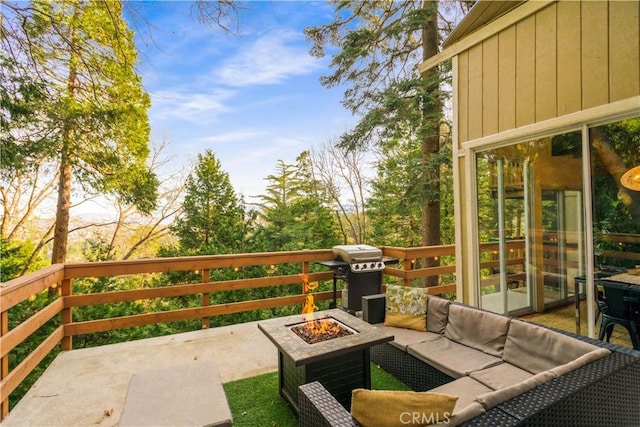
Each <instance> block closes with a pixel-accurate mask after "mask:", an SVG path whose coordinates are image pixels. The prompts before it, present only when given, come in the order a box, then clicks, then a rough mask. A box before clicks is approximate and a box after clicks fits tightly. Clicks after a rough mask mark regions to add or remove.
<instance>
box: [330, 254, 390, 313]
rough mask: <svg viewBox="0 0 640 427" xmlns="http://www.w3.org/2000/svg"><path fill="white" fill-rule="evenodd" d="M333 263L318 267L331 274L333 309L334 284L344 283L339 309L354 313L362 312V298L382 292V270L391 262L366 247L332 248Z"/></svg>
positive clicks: (334, 303)
mask: <svg viewBox="0 0 640 427" xmlns="http://www.w3.org/2000/svg"><path fill="white" fill-rule="evenodd" d="M333 256H334V258H335V260H333V261H324V262H321V263H320V264H322V265H324V266H326V267H329V268H331V269H332V270H333V292H334V293H333V295H334V297H333V305H332V307H335V306H336V298H337V291H336V287H337V280H338V279H341V280H344V281H345V283H346V286H345V288H344V289H343V290H342V308H343V309H345V310H347V311H349V312H351V313H355V312H356V311H360V310H362V297H363V296H365V295H373V294H378V293H381V292H382V270H384V268H385V266H386V265H387V264H394V263H397V262H398V260H397V259H395V258H386V257H383V256H382V250H380V249H379V248H376V247H375V246H369V245H339V246H334V247H333Z"/></svg>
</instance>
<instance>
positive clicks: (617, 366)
mask: <svg viewBox="0 0 640 427" xmlns="http://www.w3.org/2000/svg"><path fill="white" fill-rule="evenodd" d="M639 378H640V359H638V358H635V357H633V356H630V355H627V354H623V353H613V354H612V355H611V356H609V357H605V358H603V359H600V360H597V361H595V362H593V363H590V364H588V365H586V366H584V367H582V368H580V369H578V370H576V371H572V372H569V373H567V374H565V375H562V376H561V377H558V378H556V379H555V380H552V381H550V382H548V383H545V384H542V385H541V386H539V387H536V388H535V389H533V390H531V391H529V392H527V393H524V394H522V395H520V396H516V397H514V398H513V399H511V400H509V401H507V402H505V403H503V404H501V405H499V408H500V409H501V410H503V411H505V412H507V413H509V414H511V415H513V416H514V417H516V418H518V419H520V420H522V421H524V425H531V426H566V425H573V426H592V425H594V423H595V420H607V423H608V424H609V425H612V426H613V425H615V426H640V402H639V399H640V381H639Z"/></svg>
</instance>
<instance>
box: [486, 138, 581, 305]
mask: <svg viewBox="0 0 640 427" xmlns="http://www.w3.org/2000/svg"><path fill="white" fill-rule="evenodd" d="M581 154H582V150H581V134H580V132H574V133H569V134H563V135H558V136H555V137H550V138H543V139H539V140H535V141H529V142H521V143H518V144H513V145H509V146H505V147H501V148H496V149H491V150H485V151H480V152H477V153H476V178H477V180H476V182H477V212H478V219H477V221H478V222H477V230H478V243H479V245H478V254H479V257H478V258H479V259H478V263H479V264H478V268H479V277H478V289H477V291H478V292H479V295H480V304H481V306H482V307H483V308H485V309H487V310H490V311H494V312H498V313H504V314H512V315H513V314H521V313H525V312H530V311H533V310H536V311H539V310H542V309H544V307H545V306H550V305H553V304H556V303H564V302H566V301H567V300H568V298H571V297H572V296H573V291H574V278H575V277H577V276H580V275H581V274H583V273H584V226H583V224H584V217H583V213H584V212H583V208H582V206H583V200H582V194H583V192H582V155H581Z"/></svg>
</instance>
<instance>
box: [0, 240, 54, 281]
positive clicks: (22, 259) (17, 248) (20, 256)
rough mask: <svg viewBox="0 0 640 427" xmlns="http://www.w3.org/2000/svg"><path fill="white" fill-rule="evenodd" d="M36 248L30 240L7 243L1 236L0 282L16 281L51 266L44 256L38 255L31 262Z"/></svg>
mask: <svg viewBox="0 0 640 427" xmlns="http://www.w3.org/2000/svg"><path fill="white" fill-rule="evenodd" d="M35 247H36V244H35V243H34V242H33V241H32V240H30V239H27V240H23V241H17V240H13V241H7V240H5V239H3V238H2V236H0V282H6V281H8V280H11V279H15V278H16V277H18V276H21V275H23V274H25V273H28V272H30V271H36V270H39V269H41V268H43V267H45V266H47V265H49V261H48V260H47V259H46V258H45V257H44V255H42V254H40V255H37V256H36V257H37V259H36V260H35V261H32V260H31V255H32V254H33V253H34V249H35Z"/></svg>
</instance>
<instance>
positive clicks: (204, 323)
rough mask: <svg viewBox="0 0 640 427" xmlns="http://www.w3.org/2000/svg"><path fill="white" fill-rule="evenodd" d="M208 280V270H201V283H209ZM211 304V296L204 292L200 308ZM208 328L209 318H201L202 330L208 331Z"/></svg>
mask: <svg viewBox="0 0 640 427" xmlns="http://www.w3.org/2000/svg"><path fill="white" fill-rule="evenodd" d="M209 280H210V275H209V269H208V268H204V269H203V270H202V283H209ZM210 304H211V295H210V294H209V293H208V292H205V293H203V294H202V306H203V307H207V306H208V305H210ZM208 328H209V318H208V317H203V318H202V329H208Z"/></svg>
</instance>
